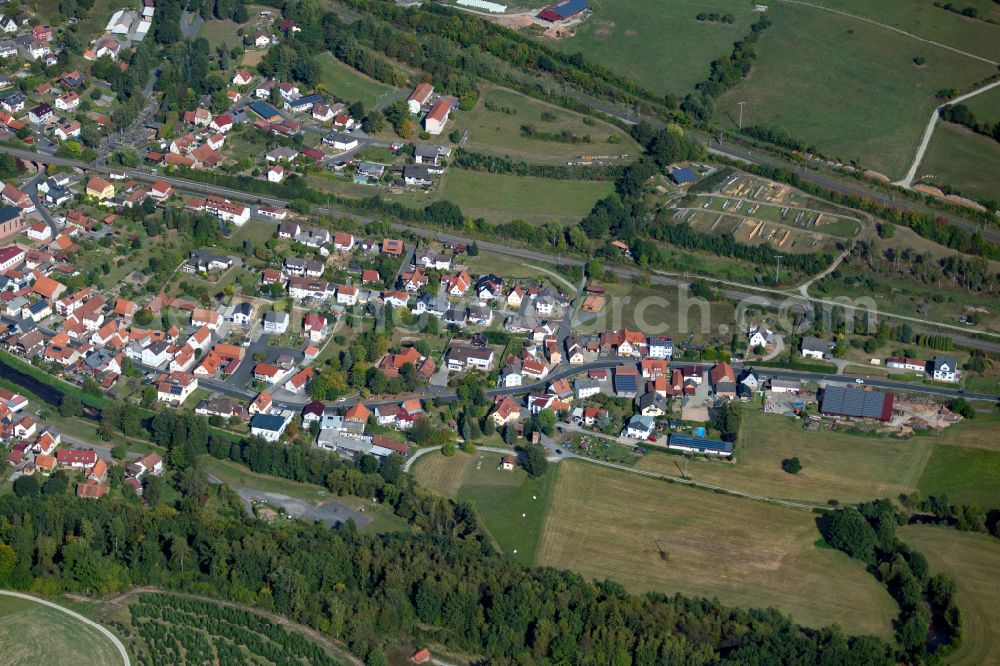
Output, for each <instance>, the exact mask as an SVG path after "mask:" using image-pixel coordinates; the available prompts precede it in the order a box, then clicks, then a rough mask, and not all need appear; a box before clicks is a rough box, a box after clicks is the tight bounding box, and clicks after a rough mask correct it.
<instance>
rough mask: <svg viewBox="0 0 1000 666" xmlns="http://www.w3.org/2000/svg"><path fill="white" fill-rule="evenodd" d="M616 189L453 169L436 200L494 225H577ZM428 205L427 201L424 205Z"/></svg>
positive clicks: (595, 183) (590, 183)
mask: <svg viewBox="0 0 1000 666" xmlns="http://www.w3.org/2000/svg"><path fill="white" fill-rule="evenodd" d="M614 188H615V185H614V183H612V182H607V181H587V180H552V179H549V178H530V177H519V176H511V175H499V174H492V173H486V172H484V171H463V170H460V169H450V170H448V171H447V172H446V173H445V175H444V176H442V179H441V184H440V186H439V188H438V190H437V192H436V194H437V196H436V198H439V199H448V200H449V201H452V202H454V203H456V204H458V206H459V207H460V208H461V209H462V212H463V213H465V216H466V217H471V218H477V217H483V218H486V219H487V220H489V221H491V222H510V221H511V220H524V221H525V222H530V223H533V224H544V223H545V222H561V223H564V224H574V223H576V222H579V221H580V219H581V218H583V216H584V215H586V214H587V213H589V212H590V209H591V208H593V207H594V204H595V203H597V201H598V199H603V198H604V197H606V196H607V195H609V194H611V193H612V192H613V191H614ZM413 196H414V197H419V196H421V195H413ZM427 203H429V201H426V200H425V201H424V202H423V204H422V205H427Z"/></svg>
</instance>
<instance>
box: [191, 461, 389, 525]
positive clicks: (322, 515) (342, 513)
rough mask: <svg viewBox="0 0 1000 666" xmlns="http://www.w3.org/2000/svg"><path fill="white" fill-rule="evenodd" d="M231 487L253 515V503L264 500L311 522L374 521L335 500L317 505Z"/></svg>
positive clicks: (363, 522)
mask: <svg viewBox="0 0 1000 666" xmlns="http://www.w3.org/2000/svg"><path fill="white" fill-rule="evenodd" d="M207 476H208V480H209V481H210V482H211V483H214V484H216V485H222V480H221V479H219V478H217V477H215V476H212V475H211V474H208V475H207ZM230 488H232V489H233V490H234V491H235V492H236V494H237V495H239V496H240V498H242V500H243V505H244V506H245V507H246V509H247V512H248V513H249V514H250V515H251V516H252V515H254V513H253V503H254V502H255V501H260V500H263V501H265V502H267V503H268V504H271V505H273V506H277V507H281V508H283V509H284V510H285V512H286V513H287V514H288V515H290V516H292V517H294V518H301V519H302V520H305V521H307V522H310V523H311V522H315V521H317V520H318V521H320V522H322V523H323V524H324V525H326V526H327V527H334V526H336V525H339V524H340V523H346V522H347V520H348V519H354V522H355V524H356V525H357V526H358V527H364V526H365V525H367V524H368V523H370V522H372V519H371V517H369V516H366V515H365V514H364V513H362V512H360V511H355V510H354V509H352V508H351V507H349V506H347V505H345V504H341V503H340V502H336V501H333V500H331V501H329V502H324V503H323V504H320V505H318V506H316V505H313V504H310V503H309V502H304V501H302V500H300V499H295V498H294V497H289V496H288V495H284V494H282V493H272V492H267V491H264V490H258V489H256V488H251V487H248V486H242V485H238V486H233V485H230Z"/></svg>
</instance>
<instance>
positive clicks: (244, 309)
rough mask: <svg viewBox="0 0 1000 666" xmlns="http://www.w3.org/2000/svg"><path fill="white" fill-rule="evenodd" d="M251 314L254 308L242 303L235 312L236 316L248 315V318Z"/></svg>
mask: <svg viewBox="0 0 1000 666" xmlns="http://www.w3.org/2000/svg"><path fill="white" fill-rule="evenodd" d="M251 312H253V306H252V305H250V304H249V303H240V304H239V305H237V306H236V308H235V309H234V310H233V313H234V314H241V315H246V316H247V317H249V316H250V313H251Z"/></svg>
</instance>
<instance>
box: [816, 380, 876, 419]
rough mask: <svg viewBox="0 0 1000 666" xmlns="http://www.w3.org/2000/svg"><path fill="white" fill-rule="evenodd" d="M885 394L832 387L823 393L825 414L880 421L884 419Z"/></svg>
mask: <svg viewBox="0 0 1000 666" xmlns="http://www.w3.org/2000/svg"><path fill="white" fill-rule="evenodd" d="M884 404H885V393H883V392H881V391H859V390H858V389H853V388H846V387H842V386H830V387H828V388H827V389H826V391H824V393H823V405H822V407H823V413H824V414H837V415H839V416H852V417H855V418H869V419H878V418H881V417H882V408H883V405H884Z"/></svg>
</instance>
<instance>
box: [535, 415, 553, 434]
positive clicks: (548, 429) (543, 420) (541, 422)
mask: <svg viewBox="0 0 1000 666" xmlns="http://www.w3.org/2000/svg"><path fill="white" fill-rule="evenodd" d="M535 424H536V425H537V426H538V429H539V430H541V431H542V432H543V433H545V434H546V435H551V434H552V433H553V432H555V429H556V413H555V412H553V411H552V410H551V409H543V410H542V411H540V412H538V415H537V416H536V417H535Z"/></svg>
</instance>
